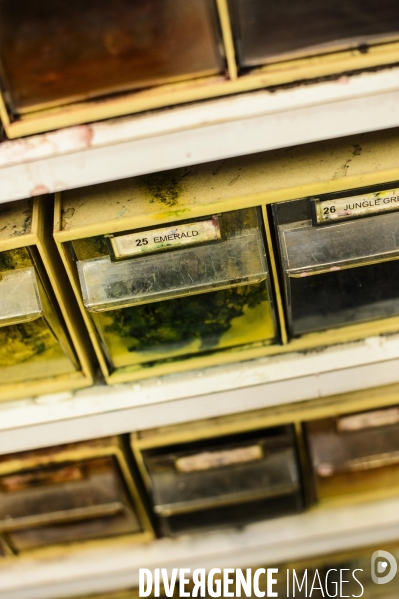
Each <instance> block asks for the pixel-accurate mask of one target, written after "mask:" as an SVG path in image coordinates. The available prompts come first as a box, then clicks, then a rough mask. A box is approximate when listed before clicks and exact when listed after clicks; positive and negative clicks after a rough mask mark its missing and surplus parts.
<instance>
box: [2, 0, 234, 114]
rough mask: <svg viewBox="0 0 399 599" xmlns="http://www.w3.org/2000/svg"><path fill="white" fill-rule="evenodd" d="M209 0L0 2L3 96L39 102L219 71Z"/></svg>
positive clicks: (25, 106) (15, 106)
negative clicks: (4, 94) (4, 93)
mask: <svg viewBox="0 0 399 599" xmlns="http://www.w3.org/2000/svg"><path fill="white" fill-rule="evenodd" d="M221 47H222V46H221V44H220V43H219V26H218V21H217V12H216V7H215V3H214V2H213V0H190V1H189V2H187V1H186V0H134V1H131V0H113V1H112V2H108V1H105V0H85V1H84V2H81V0H69V1H68V2H65V1H64V0H1V1H0V65H1V72H2V73H1V74H2V77H1V78H2V83H3V88H4V90H5V92H6V100H7V102H8V103H9V105H10V108H11V109H12V111H13V112H14V113H16V114H22V113H24V112H27V111H31V110H35V109H38V108H41V107H46V106H51V105H60V104H63V103H68V102H73V101H76V100H79V99H85V98H93V97H96V96H102V95H104V94H110V93H117V92H122V91H126V90H129V89H138V88H148V87H152V86H155V85H160V84H165V83H170V82H175V81H181V80H184V79H191V78H194V77H203V76H208V75H215V74H218V73H220V72H222V71H223V69H224V60H223V57H222V54H221Z"/></svg>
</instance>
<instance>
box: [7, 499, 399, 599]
mask: <svg viewBox="0 0 399 599" xmlns="http://www.w3.org/2000/svg"><path fill="white" fill-rule="evenodd" d="M398 539H399V499H398V498H395V499H385V500H379V501H374V502H370V503H365V504H360V505H352V506H349V507H348V506H346V507H334V508H328V509H323V510H321V509H320V510H311V511H309V512H305V513H303V514H300V515H297V516H287V517H284V518H278V519H275V520H269V521H264V522H259V523H257V524H254V525H251V526H248V527H246V528H244V529H240V530H236V529H228V530H224V531H218V532H212V533H203V534H201V535H190V536H188V535H187V536H183V537H180V538H178V539H163V540H159V541H154V542H152V543H149V544H147V545H137V544H135V543H132V542H128V541H126V540H120V541H112V542H109V543H107V542H106V543H102V544H98V545H96V546H95V548H91V549H90V548H86V549H85V548H79V549H76V550H73V551H69V552H68V551H62V550H61V551H59V552H58V553H57V552H56V551H55V552H53V553H52V554H51V555H47V557H41V558H40V557H33V556H32V557H29V556H28V555H27V556H26V557H20V558H17V559H13V560H12V561H9V560H7V562H6V563H3V564H1V563H0V597H1V598H4V599H59V598H61V597H73V596H78V595H86V594H92V593H93V594H94V593H105V592H107V591H111V590H119V589H123V588H128V587H131V588H133V587H137V586H138V575H139V568H149V569H150V570H152V569H154V568H160V567H162V568H168V569H171V568H190V569H191V571H192V570H193V569H195V568H206V569H207V570H209V569H211V568H215V567H216V568H225V567H230V568H247V567H262V566H269V567H273V566H274V567H277V566H278V565H279V564H284V562H286V561H291V560H300V559H304V560H305V559H306V558H309V559H311V558H312V557H320V556H323V555H328V554H330V553H334V552H338V551H345V550H352V549H356V548H360V547H364V546H367V545H374V546H376V545H378V546H383V545H384V543H389V542H392V541H395V540H398ZM370 557H371V555H370Z"/></svg>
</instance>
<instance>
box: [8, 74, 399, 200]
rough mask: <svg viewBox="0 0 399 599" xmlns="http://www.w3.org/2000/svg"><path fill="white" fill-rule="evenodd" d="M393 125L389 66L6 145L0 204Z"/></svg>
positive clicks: (397, 92) (398, 85)
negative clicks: (373, 70)
mask: <svg viewBox="0 0 399 599" xmlns="http://www.w3.org/2000/svg"><path fill="white" fill-rule="evenodd" d="M397 126H399V68H387V69H383V70H380V71H377V72H366V73H362V74H356V75H352V76H343V77H340V78H338V79H336V80H333V81H328V82H318V83H307V84H302V85H299V86H297V87H292V88H289V89H284V88H283V89H280V90H277V91H275V90H262V91H256V92H251V93H245V94H239V95H236V96H231V97H227V98H223V99H218V100H211V101H206V102H199V103H195V104H190V105H186V106H178V107H173V108H170V109H166V110H158V111H152V112H149V113H144V114H140V115H134V116H129V117H124V118H119V119H113V120H109V121H103V122H99V123H94V124H90V125H81V126H78V127H70V128H66V129H63V130H60V131H55V132H51V133H46V134H41V135H36V136H32V137H27V138H23V139H16V140H13V141H7V142H5V143H3V144H1V145H0V181H1V185H0V202H7V201H10V200H17V199H22V198H25V197H29V196H31V195H38V194H41V193H45V192H54V191H61V190H63V189H69V188H74V187H82V186H85V185H89V184H93V183H100V182H104V181H111V180H116V179H121V178H125V177H131V176H135V175H140V174H143V173H149V172H154V171H160V170H165V169H170V168H175V167H181V166H185V165H191V164H199V163H202V162H208V161H212V160H218V159H221V158H228V157H232V156H236V155H237V154H240V155H244V154H251V153H255V152H261V151H266V150H272V149H276V148H281V147H287V146H292V145H297V144H304V143H308V142H314V141H320V140H323V139H332V138H336V137H342V136H346V135H353V134H357V133H363V132H367V131H375V130H380V129H387V128H391V127H397Z"/></svg>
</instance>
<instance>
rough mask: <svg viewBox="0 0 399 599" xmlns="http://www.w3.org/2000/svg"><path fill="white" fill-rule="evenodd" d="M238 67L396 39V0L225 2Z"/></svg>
mask: <svg viewBox="0 0 399 599" xmlns="http://www.w3.org/2000/svg"><path fill="white" fill-rule="evenodd" d="M229 3H230V9H231V18H232V25H233V31H234V34H235V42H236V50H237V52H238V57H239V63H240V65H241V66H242V67H251V66H257V65H261V64H264V63H267V62H270V61H271V60H273V59H275V60H276V59H280V60H282V59H284V58H291V57H292V58H294V57H298V56H304V55H306V54H319V53H326V52H332V51H337V50H342V49H345V48H355V47H358V46H362V45H369V44H372V43H377V42H386V41H390V40H393V39H397V37H398V36H399V7H398V3H397V2H396V0H381V1H380V2H378V3H375V2H371V1H367V0H366V1H363V0H348V1H344V0H337V1H336V2H334V4H331V3H327V2H326V1H325V0H324V1H320V0H319V1H315V0H298V1H297V2H293V1H292V0H282V2H278V3H271V2H265V1H264V0H229Z"/></svg>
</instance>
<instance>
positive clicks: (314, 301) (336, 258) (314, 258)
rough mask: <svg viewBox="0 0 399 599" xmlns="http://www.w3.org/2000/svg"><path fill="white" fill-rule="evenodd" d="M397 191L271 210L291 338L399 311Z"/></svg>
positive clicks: (300, 202)
mask: <svg viewBox="0 0 399 599" xmlns="http://www.w3.org/2000/svg"><path fill="white" fill-rule="evenodd" d="M398 194H399V191H398V190H397V189H395V188H393V187H388V186H386V187H380V188H378V189H377V188H373V189H372V190H370V189H368V190H365V191H364V193H362V190H355V191H351V192H350V193H349V192H347V193H340V194H335V195H330V196H321V197H320V198H308V199H305V200H294V201H290V202H282V203H281V204H276V205H275V206H274V207H273V210H274V218H275V222H276V226H277V232H278V239H279V249H280V257H281V265H282V270H283V279H284V287H285V298H286V309H287V315H288V324H289V329H290V332H291V334H292V335H294V336H296V335H302V334H304V333H309V332H312V331H319V330H323V329H328V328H332V327H339V326H344V325H351V324H354V323H359V322H367V321H372V320H380V319H384V318H388V317H391V316H397V315H398V314H399V287H398V285H397V283H396V281H397V278H398V276H399V260H398V258H399V233H398V231H399V212H397V211H395V210H397V209H398V208H399V195H398Z"/></svg>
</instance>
